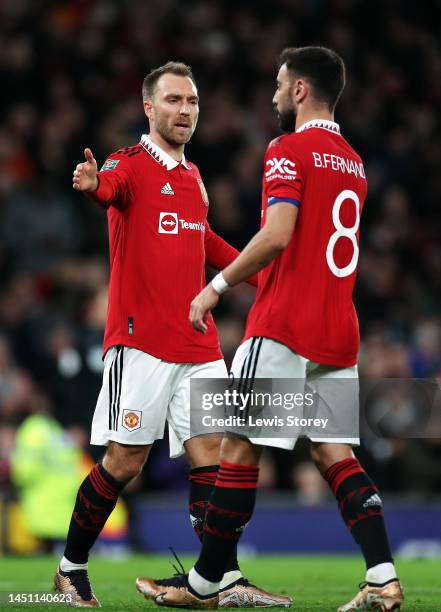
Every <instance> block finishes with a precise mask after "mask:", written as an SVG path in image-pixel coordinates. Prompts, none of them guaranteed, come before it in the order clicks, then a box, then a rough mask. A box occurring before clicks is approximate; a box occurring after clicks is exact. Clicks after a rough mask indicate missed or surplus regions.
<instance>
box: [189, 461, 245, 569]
mask: <svg viewBox="0 0 441 612" xmlns="http://www.w3.org/2000/svg"><path fill="white" fill-rule="evenodd" d="M218 470H219V466H218V465H206V466H204V467H199V468H194V469H193V470H191V472H190V476H189V480H190V498H189V504H188V509H189V512H190V520H191V524H192V526H193V529H194V530H195V533H196V535H197V537H198V538H199V540H200V541H201V542H202V535H203V532H204V524H205V513H206V511H207V505H208V500H209V499H210V497H211V494H212V493H213V489H214V485H215V483H216V478H217V473H218ZM232 571H240V569H239V563H238V561H237V546H235V547H234V549H233V552H232V555H231V557H230V559H229V560H228V563H227V566H226V568H225V572H232Z"/></svg>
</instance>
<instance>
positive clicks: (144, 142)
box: [141, 134, 191, 170]
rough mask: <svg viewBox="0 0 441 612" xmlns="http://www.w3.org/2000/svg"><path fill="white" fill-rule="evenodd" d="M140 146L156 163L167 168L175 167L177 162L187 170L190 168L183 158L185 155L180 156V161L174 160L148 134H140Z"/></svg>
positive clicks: (177, 164)
mask: <svg viewBox="0 0 441 612" xmlns="http://www.w3.org/2000/svg"><path fill="white" fill-rule="evenodd" d="M141 146H142V147H144V149H145V150H146V151H147V153H148V154H149V155H151V156H152V157H153V159H154V160H155V161H157V162H158V164H162V165H163V166H165V167H166V168H167V170H173V168H177V167H178V166H179V164H182V165H183V166H184V168H186V169H187V170H191V166H190V165H189V164H188V162H187V160H186V159H185V155H183V156H182V160H181V161H180V162H178V161H176V160H175V159H173V157H172V156H171V155H169V154H168V153H166V152H165V151H164V149H161V147H159V146H158V145H157V144H156V143H155V142H153V140H152V139H151V138H150V136H149V135H148V134H143V135H142V136H141Z"/></svg>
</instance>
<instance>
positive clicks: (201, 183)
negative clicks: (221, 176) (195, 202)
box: [197, 178, 209, 206]
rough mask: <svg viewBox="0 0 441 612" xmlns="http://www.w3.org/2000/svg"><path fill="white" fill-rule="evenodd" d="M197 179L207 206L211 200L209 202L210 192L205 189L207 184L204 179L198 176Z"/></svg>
mask: <svg viewBox="0 0 441 612" xmlns="http://www.w3.org/2000/svg"><path fill="white" fill-rule="evenodd" d="M197 181H198V185H199V189H200V190H201V196H202V199H203V201H204V204H205V206H208V204H209V202H208V193H207V190H206V189H205V185H204V183H203V182H202V179H200V178H198V179H197Z"/></svg>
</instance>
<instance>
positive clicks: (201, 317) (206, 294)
mask: <svg viewBox="0 0 441 612" xmlns="http://www.w3.org/2000/svg"><path fill="white" fill-rule="evenodd" d="M218 301H219V294H218V293H216V291H215V290H214V289H213V287H212V284H211V283H209V284H208V285H207V286H206V287H205V288H204V289H202V291H201V292H200V293H199V294H198V295H197V296H196V297H195V298H194V300H193V301H192V303H191V305H190V315H189V319H190V323H191V324H192V325H193V327H194V328H195V330H196V331H198V332H201V334H205V332H206V331H207V329H208V326H207V319H208V317H209V316H210V312H211V309H212V308H214V307H215V306H216V304H217V303H218Z"/></svg>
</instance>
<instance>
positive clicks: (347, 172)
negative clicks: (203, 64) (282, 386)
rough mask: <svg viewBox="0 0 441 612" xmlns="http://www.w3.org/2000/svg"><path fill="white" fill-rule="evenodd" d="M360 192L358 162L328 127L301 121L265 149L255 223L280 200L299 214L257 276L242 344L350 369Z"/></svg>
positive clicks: (354, 346) (355, 341)
mask: <svg viewBox="0 0 441 612" xmlns="http://www.w3.org/2000/svg"><path fill="white" fill-rule="evenodd" d="M366 192H367V183H366V176H365V172H364V168H363V163H362V161H361V159H360V157H359V156H358V155H357V153H356V152H355V151H354V150H353V149H352V147H351V146H350V145H349V144H348V143H347V142H346V140H345V139H344V138H343V137H342V136H341V134H340V128H339V126H338V124H336V123H334V122H333V121H321V120H320V121H319V120H313V121H309V122H308V123H306V124H304V125H302V126H301V127H300V128H299V129H298V130H297V131H296V132H294V133H292V134H287V135H285V136H281V137H280V138H276V139H275V140H274V141H272V142H271V143H270V145H269V146H268V149H267V151H266V155H265V166H264V176H263V189H262V224H264V223H265V216H266V211H267V208H268V206H271V205H274V204H277V202H280V201H284V202H285V201H288V202H291V203H292V204H293V205H294V206H298V207H299V212H298V216H297V222H296V227H295V229H294V233H293V236H292V239H291V241H290V243H289V245H288V246H287V247H286V249H284V251H283V252H282V253H281V254H280V255H279V256H278V257H277V258H276V259H275V260H273V261H272V262H271V263H270V264H269V265H268V266H267V267H266V268H264V269H263V270H262V271H261V273H260V274H259V286H258V291H257V295H256V300H255V303H254V305H253V307H252V309H251V311H250V314H249V316H248V322H247V327H246V332H245V338H244V339H247V338H250V337H251V336H264V337H268V338H272V339H274V340H277V341H279V342H282V343H283V344H286V345H287V346H288V347H290V348H291V349H292V350H293V351H295V352H296V353H298V354H300V355H302V356H304V357H306V358H308V359H310V360H311V361H315V362H317V363H322V364H327V365H335V366H351V365H354V364H355V363H356V361H357V355H358V350H359V343H360V339H359V331H358V320H357V314H356V312H355V308H354V305H353V302H352V292H353V288H354V283H355V277H356V269H357V262H358V253H359V247H358V238H359V225H360V215H361V211H362V209H363V204H364V201H365V198H366Z"/></svg>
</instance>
